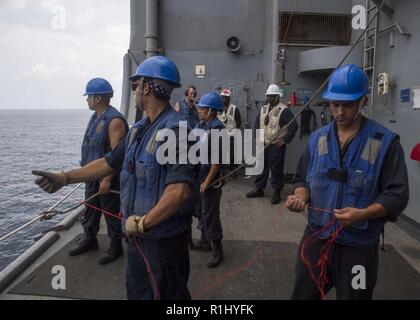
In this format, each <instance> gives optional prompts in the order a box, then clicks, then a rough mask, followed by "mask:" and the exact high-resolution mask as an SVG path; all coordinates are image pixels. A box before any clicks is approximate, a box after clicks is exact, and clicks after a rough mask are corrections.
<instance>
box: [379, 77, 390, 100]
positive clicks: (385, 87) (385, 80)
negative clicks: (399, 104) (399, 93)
mask: <svg viewBox="0 0 420 320" xmlns="http://www.w3.org/2000/svg"><path fill="white" fill-rule="evenodd" d="M388 92H389V76H388V74H387V73H386V72H383V73H380V74H379V79H378V94H379V95H383V94H387V93H388Z"/></svg>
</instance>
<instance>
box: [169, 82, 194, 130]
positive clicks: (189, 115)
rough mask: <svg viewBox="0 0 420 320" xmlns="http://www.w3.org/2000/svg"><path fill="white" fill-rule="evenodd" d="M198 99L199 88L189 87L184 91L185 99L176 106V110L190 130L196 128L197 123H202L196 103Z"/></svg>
mask: <svg viewBox="0 0 420 320" xmlns="http://www.w3.org/2000/svg"><path fill="white" fill-rule="evenodd" d="M196 98H197V88H196V87H195V86H193V85H189V86H188V87H187V89H186V90H185V91H184V99H182V100H180V101H178V102H177V103H176V104H175V110H176V111H178V112H179V113H180V114H181V115H182V116H183V118H184V119H185V120H186V121H187V122H188V126H189V127H190V128H194V127H195V126H196V125H197V123H199V122H200V120H199V119H198V113H197V107H196V102H195V99H196Z"/></svg>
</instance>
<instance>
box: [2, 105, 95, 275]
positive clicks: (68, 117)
mask: <svg viewBox="0 0 420 320" xmlns="http://www.w3.org/2000/svg"><path fill="white" fill-rule="evenodd" d="M91 114H92V111H89V110H17V111H14V110H13V111H12V110H1V111H0V237H1V236H3V235H4V234H6V233H8V232H10V231H12V230H14V229H15V228H17V227H19V226H21V225H22V224H24V223H25V222H27V221H29V220H31V219H32V218H34V217H35V216H36V215H37V214H39V213H40V212H42V211H44V210H46V209H48V208H49V207H50V206H52V205H53V204H54V203H55V202H57V201H58V200H60V199H61V198H62V197H63V196H64V195H65V194H66V193H68V192H69V191H70V190H71V189H72V188H73V186H68V187H65V188H63V189H61V190H59V191H58V192H57V193H56V194H53V195H50V194H48V193H46V192H44V191H43V190H41V189H40V188H38V186H37V185H36V184H35V183H34V179H35V178H36V177H35V176H33V175H32V174H31V171H32V170H34V169H38V170H51V171H59V170H62V169H63V170H66V169H70V168H73V167H77V166H79V161H80V146H81V143H82V139H83V134H84V130H85V128H86V125H87V123H88V121H89V118H90V116H91ZM83 193H84V188H83V187H82V188H80V189H79V190H78V191H76V192H75V193H74V194H73V195H72V196H70V197H69V198H68V200H66V201H65V202H63V203H62V204H61V205H59V206H58V207H57V208H63V209H64V208H68V207H71V206H72V205H74V204H76V203H77V202H79V201H81V200H82V199H83ZM63 218H64V217H63V216H60V215H57V216H55V217H54V218H52V219H51V220H49V221H40V222H35V223H34V224H32V225H31V226H29V227H27V228H26V229H24V230H22V231H20V232H19V233H17V234H15V235H13V236H11V237H9V238H8V239H6V240H4V241H2V242H0V270H2V269H4V268H5V267H6V266H7V265H8V264H9V263H11V262H12V261H13V260H14V259H16V258H17V257H18V256H19V255H20V254H22V253H23V252H24V251H25V250H26V249H28V248H29V247H30V246H31V245H32V244H33V243H34V240H33V238H34V237H35V236H37V235H39V234H40V233H41V232H42V231H43V230H46V229H48V228H50V227H52V226H54V225H55V224H56V223H58V222H59V221H60V220H62V219H63Z"/></svg>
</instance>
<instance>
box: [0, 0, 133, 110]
mask: <svg viewBox="0 0 420 320" xmlns="http://www.w3.org/2000/svg"><path fill="white" fill-rule="evenodd" d="M1 1H2V6H4V4H3V0H1ZM23 2H24V3H25V5H26V7H24V8H23V9H22V10H20V12H9V13H7V14H2V11H1V10H0V21H2V22H0V47H1V48H7V49H6V50H4V51H2V55H0V69H1V70H2V73H0V85H1V86H2V90H1V91H0V100H1V101H2V104H1V105H0V108H27V107H28V101H31V104H30V105H29V107H31V108H63V109H64V108H66V109H68V108H83V107H85V100H84V98H83V97H82V93H83V90H84V87H85V85H86V83H87V81H88V80H89V79H91V78H93V77H97V76H101V77H104V78H106V79H108V80H109V81H110V82H111V84H112V85H113V87H114V89H115V96H114V99H113V103H114V104H115V105H116V106H117V107H118V105H119V103H120V99H121V98H120V97H121V86H122V61H123V56H124V54H125V53H126V51H127V49H128V45H129V32H130V30H129V29H130V28H129V23H130V17H129V1H113V0H109V1H99V0H91V1H82V0H74V1H72V2H67V1H66V2H64V3H65V6H64V8H65V29H54V28H53V24H52V23H51V21H52V19H54V17H56V14H57V13H55V14H54V13H53V10H52V8H53V7H54V6H56V5H61V4H60V3H63V2H62V1H54V0H43V1H31V2H28V3H26V2H25V1H23ZM7 5H8V6H11V5H12V4H11V2H10V3H7ZM22 80H24V83H25V87H24V90H22ZM33 97H36V99H34V98H33Z"/></svg>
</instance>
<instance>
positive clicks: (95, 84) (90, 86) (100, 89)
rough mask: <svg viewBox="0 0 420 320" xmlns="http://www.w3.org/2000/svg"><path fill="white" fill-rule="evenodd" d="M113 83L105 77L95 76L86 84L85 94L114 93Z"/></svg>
mask: <svg viewBox="0 0 420 320" xmlns="http://www.w3.org/2000/svg"><path fill="white" fill-rule="evenodd" d="M113 92H114V90H113V89H112V86H111V84H110V83H109V82H108V81H106V80H105V79H103V78H94V79H92V80H90V81H89V82H88V83H87V85H86V92H85V94H84V96H90V95H101V94H108V93H113Z"/></svg>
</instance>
